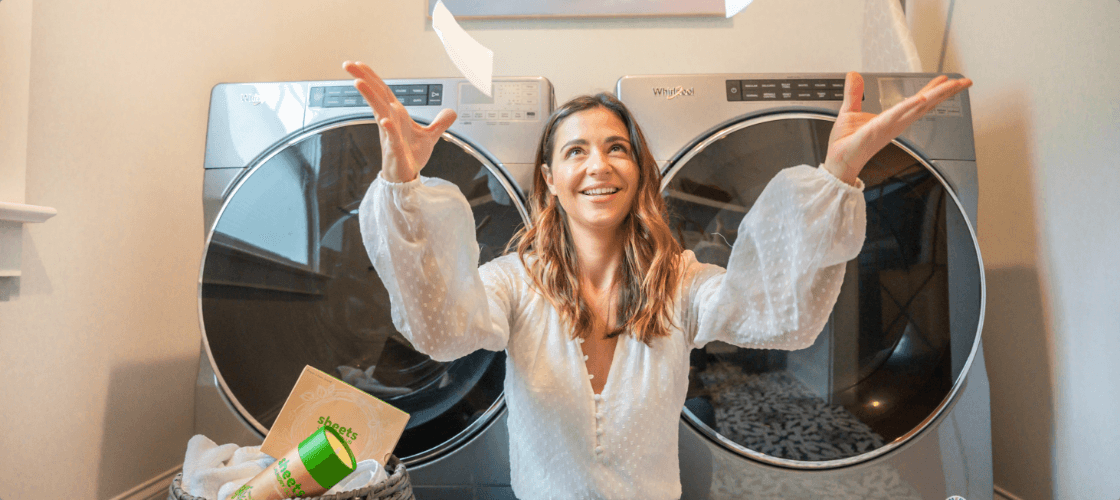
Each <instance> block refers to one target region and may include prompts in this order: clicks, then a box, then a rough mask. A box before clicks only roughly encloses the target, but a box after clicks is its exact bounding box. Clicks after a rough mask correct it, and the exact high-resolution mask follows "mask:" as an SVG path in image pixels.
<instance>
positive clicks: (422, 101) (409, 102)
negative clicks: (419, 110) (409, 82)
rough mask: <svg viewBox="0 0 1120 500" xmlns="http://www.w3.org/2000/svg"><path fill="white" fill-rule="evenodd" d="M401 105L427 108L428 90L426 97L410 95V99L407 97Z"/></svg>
mask: <svg viewBox="0 0 1120 500" xmlns="http://www.w3.org/2000/svg"><path fill="white" fill-rule="evenodd" d="M401 104H404V105H405V106H426V105H428V95H427V90H425V94H424V95H410V96H408V97H405V98H404V99H401Z"/></svg>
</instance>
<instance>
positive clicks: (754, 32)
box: [0, 0, 863, 499]
mask: <svg viewBox="0 0 1120 500" xmlns="http://www.w3.org/2000/svg"><path fill="white" fill-rule="evenodd" d="M29 1H30V0H4V1H3V2H0V15H5V16H7V15H8V14H9V13H10V12H15V11H19V12H23V11H28V12H30V7H29V6H30V4H29V3H28V2H29ZM424 3H425V2H423V1H422V0H412V1H407V2H397V1H388V0H374V1H357V0H350V1H343V0H330V1H321V2H306V1H293V0H268V1H266V0H252V1H241V2H218V1H214V0H201V1H196V2H145V1H141V0H121V1H115V2H79V1H53V2H44V1H39V2H35V4H34V16H33V18H31V20H32V24H31V26H30V35H23V36H24V38H28V37H30V45H29V47H30V58H29V60H30V70H29V81H30V93H29V112H27V114H26V117H27V118H26V123H27V125H26V126H27V142H26V145H27V146H26V151H27V153H26V154H27V170H26V172H27V182H26V185H27V188H26V201H27V202H28V203H32V204H37V205H47V206H52V207H55V208H57V209H58V212H59V215H58V216H57V217H55V218H53V219H51V220H50V221H48V222H47V223H45V224H36V225H33V226H29V227H27V228H25V229H24V243H23V260H24V262H23V277H22V278H21V282H20V292H19V296H18V297H15V298H13V299H12V300H10V301H7V302H0V366H3V375H4V376H3V378H2V379H0V394H3V396H4V397H5V399H6V400H7V401H9V404H6V405H2V406H0V422H5V423H6V424H9V425H5V426H4V428H3V429H0V449H4V450H19V451H21V452H23V451H31V450H35V451H36V453H34V454H29V455H20V454H18V453H15V454H13V453H2V454H0V485H3V489H2V490H0V496H3V497H4V498H15V499H18V498H83V499H84V498H111V497H112V496H114V495H117V494H119V493H120V492H122V491H125V490H127V489H129V488H130V487H132V486H134V485H136V484H139V483H141V482H143V481H145V480H147V479H148V478H151V477H153V476H156V475H157V474H159V473H161V472H163V471H166V470H167V469H169V468H171V467H174V466H176V465H177V464H178V463H180V462H181V461H182V458H183V451H184V448H185V445H186V442H187V439H188V438H189V437H190V436H191V434H192V425H193V423H192V414H193V409H192V394H193V384H194V379H195V375H196V367H197V362H198V353H199V351H198V348H199V339H200V333H199V327H198V316H197V303H196V300H195V297H196V281H197V275H198V263H199V259H200V256H201V252H202V238H203V228H202V206H201V187H202V156H203V148H204V144H205V131H206V130H205V129H206V116H207V106H208V100H209V92H210V89H211V87H212V86H213V85H214V84H216V83H219V82H238V81H269V80H299V79H329V78H343V77H345V74H344V73H343V72H342V71H341V69H340V64H341V62H342V61H343V60H344V59H347V58H351V59H360V60H364V61H367V62H370V63H371V64H373V65H374V66H375V67H376V68H378V69H379V70H380V72H381V73H382V75H383V76H385V77H418V76H454V75H455V74H456V71H455V69H454V67H453V66H452V65H451V63H450V62H449V61H448V59H447V56H446V55H445V54H444V53H443V49H442V47H441V46H440V45H439V41H438V39H437V37H436V36H435V34H434V33H433V32H432V31H431V28H430V26H429V23H428V21H427V20H426V18H425V15H424ZM862 5H863V4H862V1H861V0H842V1H835V2H827V3H822V2H814V1H810V0H756V1H755V2H754V4H752V5H751V6H750V7H749V8H748V9H747V10H746V11H745V12H744V13H743V14H742V15H740V16H739V17H736V18H734V19H732V20H726V19H722V18H718V19H650V20H639V21H634V20H589V21H502V22H498V21H476V22H471V23H467V24H466V27H467V29H469V30H471V31H472V32H473V33H474V34H475V35H476V36H477V38H478V40H480V41H481V42H482V43H484V44H486V45H487V46H489V47H490V48H492V49H493V50H494V51H495V53H496V56H495V71H496V73H497V74H499V75H544V76H546V77H548V78H550V79H551V80H552V82H553V83H554V85H555V86H556V90H557V98H558V99H559V100H564V99H566V98H567V97H570V96H572V95H575V94H578V93H584V92H590V91H595V90H602V89H609V88H612V87H613V85H614V82H615V80H616V79H617V78H618V77H619V76H622V75H624V74H640V73H655V72H682V73H683V72H709V71H711V72H717V71H718V72H723V71H726V72H732V71H759V72H763V71H845V70H848V69H855V68H858V67H859V63H860V60H859V54H860V50H859V46H858V38H857V36H858V33H859V30H860V29H861V21H860V16H861V15H862ZM24 18H30V16H29V15H28V16H25V17H22V18H18V19H24ZM12 19H16V18H12ZM10 22H11V19H7V18H5V19H4V21H3V23H4V24H0V27H3V28H4V29H5V32H6V31H7V29H8V26H9V24H8V23H10ZM4 41H5V43H7V38H4ZM16 52H17V54H16V57H13V58H11V59H9V58H8V56H7V55H5V58H4V59H3V64H4V66H3V67H0V72H3V73H4V74H5V75H7V74H8V72H9V71H11V70H13V68H15V70H16V71H18V67H19V64H20V63H19V60H20V58H19V55H20V54H19V53H18V52H19V50H17V51H16ZM5 54H7V52H5ZM24 59H27V58H26V56H25V57H24ZM4 82H5V85H6V84H7V83H6V82H7V80H4ZM6 102H7V101H4V103H5V107H4V108H3V109H0V113H2V118H3V121H2V122H0V123H5V124H7V123H9V122H14V123H16V125H17V126H18V125H19V123H21V122H22V121H23V119H22V118H21V117H20V115H19V113H20V111H19V110H18V107H13V108H8V107H7V104H6ZM5 147H7V143H5ZM4 151H7V150H6V149H5V150H4ZM5 154H7V153H5ZM7 158H8V157H7V156H5V157H4V159H5V160H6V159H7ZM5 172H6V171H5ZM12 402H14V404H12Z"/></svg>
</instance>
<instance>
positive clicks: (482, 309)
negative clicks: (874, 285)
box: [359, 165, 866, 500]
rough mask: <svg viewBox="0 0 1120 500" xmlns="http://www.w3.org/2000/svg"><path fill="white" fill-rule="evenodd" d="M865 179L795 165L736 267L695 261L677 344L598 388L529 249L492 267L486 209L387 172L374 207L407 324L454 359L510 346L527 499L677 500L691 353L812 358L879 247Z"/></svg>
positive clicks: (383, 259)
mask: <svg viewBox="0 0 1120 500" xmlns="http://www.w3.org/2000/svg"><path fill="white" fill-rule="evenodd" d="M862 191H863V185H862V183H861V184H860V185H859V186H856V187H853V186H850V185H848V184H845V183H844V182H841V181H840V180H838V179H837V178H835V177H833V176H832V174H830V173H828V172H827V171H826V170H825V169H823V168H813V167H809V166H804V165H803V166H799V167H793V168H788V169H785V170H783V171H781V172H780V173H779V174H778V175H777V176H776V177H775V178H774V180H772V181H771V182H770V183H769V184H768V185H767V186H766V189H765V190H764V191H763V192H762V194H761V195H760V196H759V198H758V200H757V201H756V202H755V204H754V206H753V207H752V208H751V210H750V212H749V213H748V214H747V216H746V217H744V218H743V221H742V223H741V224H740V226H739V233H738V239H737V241H736V243H735V246H734V248H733V249H732V251H731V258H730V260H729V262H728V269H727V270H726V271H725V270H724V269H722V268H720V267H718V266H714V265H710V264H702V263H699V262H697V261H696V258H695V256H694V255H693V254H692V252H691V251H686V252H685V253H684V258H683V259H682V263H683V265H682V266H681V272H682V273H683V279H682V280H681V288H680V290H679V292H678V294H677V296H676V302H675V313H674V320H675V322H676V325H677V328H674V329H673V330H672V332H671V333H672V335H671V336H668V337H662V338H658V339H657V340H655V341H654V342H653V343H652V344H653V345H652V347H649V346H646V345H645V344H643V343H642V342H640V341H638V340H636V339H634V338H633V337H632V336H629V335H624V336H622V337H619V341H618V344H617V346H616V347H615V350H614V360H613V362H612V363H611V366H610V372H609V375H608V376H607V380H606V385H605V387H604V388H603V392H602V394H601V395H596V394H594V391H593V390H592V389H591V382H590V380H589V379H590V377H591V375H589V374H588V371H587V366H586V365H585V359H586V358H585V357H584V355H583V351H582V346H581V345H580V344H581V341H577V340H572V339H571V332H570V330H569V328H567V327H566V326H564V325H563V324H562V323H561V321H560V316H559V312H558V311H556V310H555V309H554V308H553V307H552V306H551V305H550V304H549V302H548V301H547V300H546V299H545V298H544V297H543V296H542V295H540V294H539V293H537V292H535V291H534V290H533V289H532V287H531V283H532V281H531V278H530V277H529V275H528V274H527V272H526V270H525V269H524V268H523V266H522V265H521V262H520V260H519V259H518V257H517V255H516V254H509V255H505V256H502V257H499V258H497V259H494V260H493V261H491V262H488V263H486V264H485V265H483V266H482V267H481V268H480V267H478V256H479V248H478V244H477V242H476V240H475V236H474V234H475V232H474V228H475V225H474V220H473V216H472V213H471V209H470V206H469V205H468V204H467V200H466V198H465V197H464V196H463V195H462V194H461V193H460V192H459V189H458V188H457V187H456V186H455V185H454V184H451V183H449V182H446V181H443V180H440V179H435V178H427V177H419V178H418V179H416V180H413V181H410V182H406V183H399V184H394V183H390V182H387V181H385V180H384V179H382V178H381V177H380V176H378V178H377V180H376V181H374V183H373V184H372V185H371V186H370V188H369V191H368V192H367V193H366V197H365V199H364V200H362V204H361V208H360V210H359V220H360V225H361V232H362V238H363V241H364V242H365V245H366V250H367V251H368V252H369V256H370V260H371V261H372V262H373V264H374V266H375V267H376V269H377V272H378V274H379V275H380V276H381V279H382V280H383V281H384V283H385V288H386V289H387V290H388V292H389V296H390V297H391V300H392V312H393V325H394V326H396V328H397V330H399V331H400V332H401V333H402V334H404V335H405V337H407V338H408V339H409V340H410V341H411V342H412V344H413V346H415V347H416V349H418V350H420V351H421V352H423V353H425V354H428V355H429V356H431V357H432V358H433V359H435V360H440V361H449V360H453V359H456V358H459V357H462V356H465V355H467V354H469V353H471V352H473V351H475V350H477V349H488V350H491V351H498V350H502V349H504V350H506V352H507V354H508V355H507V357H506V378H505V395H506V402H507V406H508V411H509V420H508V425H509V440H510V466H511V471H510V473H511V482H512V486H513V491H514V494H516V495H517V497H518V498H520V499H523V500H536V499H634V498H643V499H676V498H679V497H680V495H681V483H680V471H679V465H678V459H677V425H678V419H679V418H680V417H679V415H680V412H681V408H682V406H683V405H684V401H685V392H686V389H687V388H688V368H689V352H690V351H691V350H692V349H695V348H700V347H703V346H704V345H705V344H707V343H708V342H711V341H713V340H720V341H723V342H727V343H731V344H734V345H738V346H742V347H751V348H765V349H802V348H805V347H808V346H810V345H812V343H813V341H814V339H815V338H816V336H817V334H818V333H820V331H821V329H822V328H823V327H824V324H825V322H826V321H827V320H828V315H829V313H830V312H831V310H832V306H833V304H834V303H835V301H836V297H837V296H838V294H839V292H840V285H841V282H842V281H843V278H844V267H845V266H844V263H845V262H847V261H848V260H851V259H853V258H855V256H856V255H857V254H858V253H859V251H860V248H861V247H862V246H863V238H864V233H865V225H866V214H865V210H866V208H865V204H864V199H863V195H862Z"/></svg>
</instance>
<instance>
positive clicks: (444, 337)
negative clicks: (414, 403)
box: [358, 175, 513, 361]
mask: <svg viewBox="0 0 1120 500" xmlns="http://www.w3.org/2000/svg"><path fill="white" fill-rule="evenodd" d="M358 221H359V225H360V227H361V232H362V241H363V243H365V247H366V252H367V253H368V254H369V259H370V261H371V262H372V263H373V266H374V268H375V269H377V274H378V275H379V276H380V277H381V281H382V282H383V283H384V284H385V289H386V290H387V291H388V292H389V298H390V301H391V302H392V313H393V326H395V327H396V328H397V330H398V331H400V332H401V333H402V334H403V335H404V336H405V337H406V338H408V340H409V341H410V342H412V345H413V346H414V347H415V348H416V349H417V350H419V351H420V352H423V353H424V354H427V355H428V356H431V357H432V359H435V360H437V361H450V360H453V359H457V358H460V357H463V356H466V355H467V354H470V353H472V352H474V351H476V350H478V349H487V350H491V351H500V350H502V349H505V347H506V343H507V342H508V341H509V324H510V322H509V313H510V303H511V300H512V295H511V292H512V290H513V288H512V287H511V286H510V285H511V280H510V277H509V273H508V272H506V271H505V270H504V269H503V267H502V266H500V265H497V264H496V263H495V262H491V263H488V264H487V265H486V266H483V268H482V269H479V267H478V255H479V249H478V242H477V240H476V239H475V225H474V215H473V214H472V212H471V208H470V205H469V204H468V203H467V199H466V198H465V197H464V196H463V194H462V193H461V192H460V191H459V188H458V187H457V186H455V185H454V184H452V183H450V182H447V181H444V180H442V179H436V178H430V177H423V176H418V177H417V178H416V179H414V180H412V181H410V182H403V183H390V182H388V181H386V180H385V179H383V178H381V176H380V175H379V176H377V179H376V180H375V181H374V182H373V184H371V185H370V187H369V190H368V191H367V192H366V195H365V198H364V199H362V204H361V206H360V207H359V209H358ZM496 260H497V259H496ZM491 264H494V265H491Z"/></svg>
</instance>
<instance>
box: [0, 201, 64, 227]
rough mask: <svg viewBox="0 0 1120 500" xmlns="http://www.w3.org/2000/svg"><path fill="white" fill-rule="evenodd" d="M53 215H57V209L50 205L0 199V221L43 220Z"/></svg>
mask: <svg viewBox="0 0 1120 500" xmlns="http://www.w3.org/2000/svg"><path fill="white" fill-rule="evenodd" d="M55 215H58V210H55V209H53V208H51V207H40V206H38V205H24V204H23V203H8V202H3V201H0V221H5V222H21V223H23V222H44V221H46V220H47V219H49V218H51V217H54V216H55Z"/></svg>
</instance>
